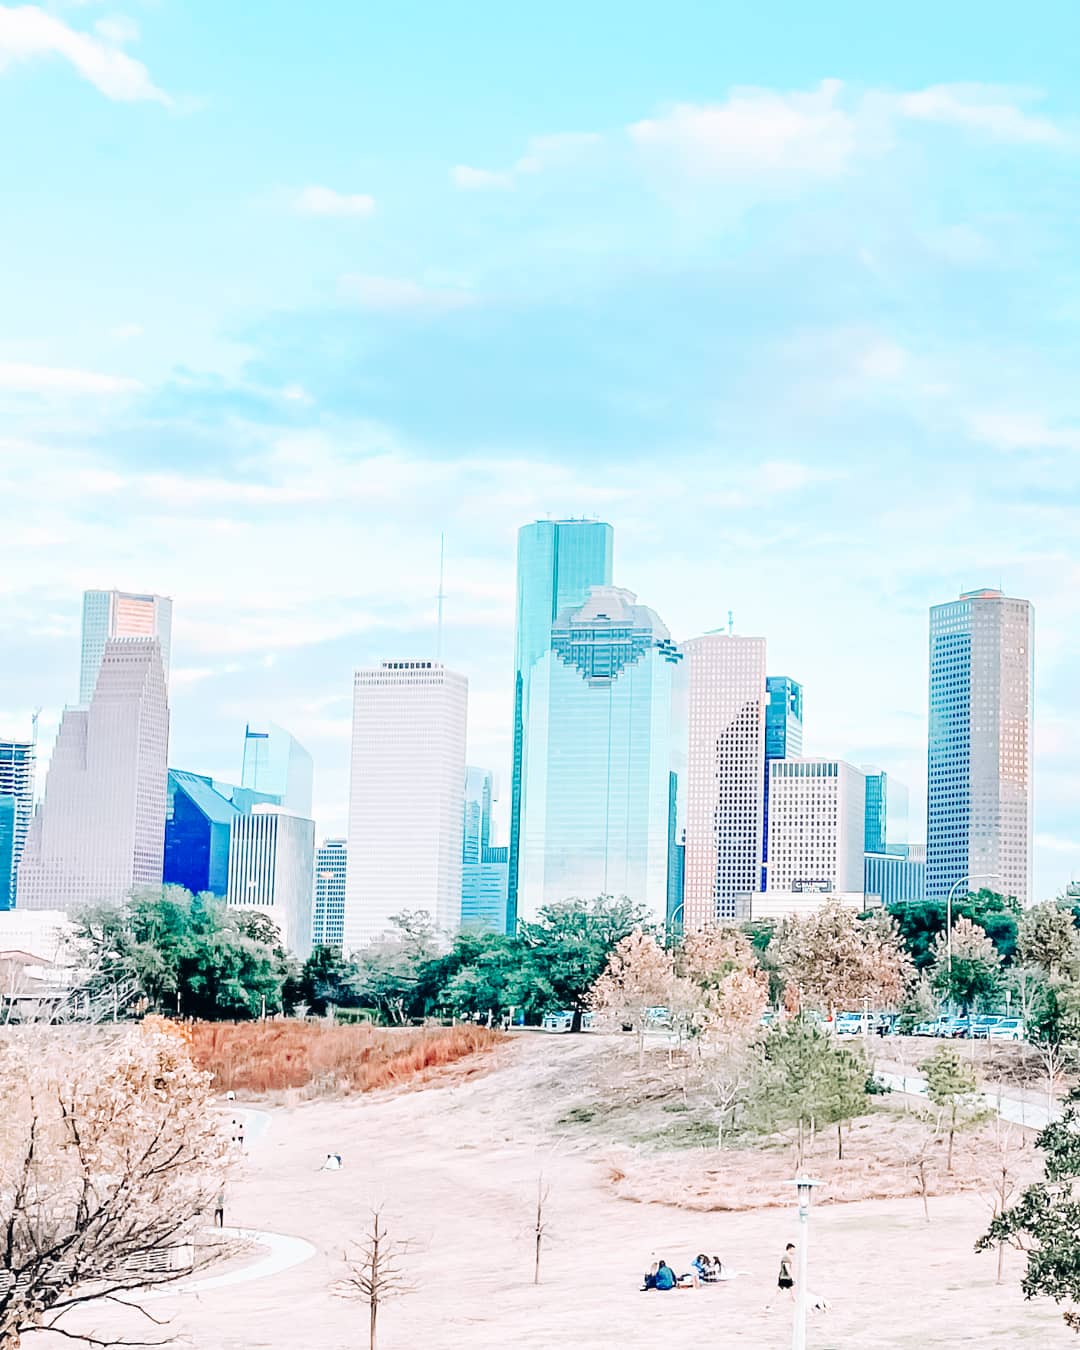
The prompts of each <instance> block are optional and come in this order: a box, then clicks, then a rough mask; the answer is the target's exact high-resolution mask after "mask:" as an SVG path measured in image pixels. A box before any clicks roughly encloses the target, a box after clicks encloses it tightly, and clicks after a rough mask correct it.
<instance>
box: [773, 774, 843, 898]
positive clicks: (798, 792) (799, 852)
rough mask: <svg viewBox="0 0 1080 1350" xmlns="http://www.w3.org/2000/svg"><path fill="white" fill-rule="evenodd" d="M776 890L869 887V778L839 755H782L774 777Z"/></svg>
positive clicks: (774, 886)
mask: <svg viewBox="0 0 1080 1350" xmlns="http://www.w3.org/2000/svg"><path fill="white" fill-rule="evenodd" d="M769 796H770V800H769V885H768V888H767V889H768V890H769V891H770V892H777V891H794V892H798V891H824V892H847V893H851V892H853V891H861V890H862V889H863V872H864V867H863V857H864V850H863V839H864V835H865V830H866V787H865V779H864V777H863V775H862V773H861V772H860V770H858V769H856V768H855V766H854V765H853V764H846V763H845V762H844V761H843V760H837V759H778V760H776V761H775V762H774V763H773V765H772V767H771V773H770V779H769Z"/></svg>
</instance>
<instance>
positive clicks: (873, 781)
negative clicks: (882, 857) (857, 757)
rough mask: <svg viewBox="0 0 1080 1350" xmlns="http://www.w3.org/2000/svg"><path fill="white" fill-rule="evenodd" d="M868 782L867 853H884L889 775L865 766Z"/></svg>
mask: <svg viewBox="0 0 1080 1350" xmlns="http://www.w3.org/2000/svg"><path fill="white" fill-rule="evenodd" d="M863 776H864V778H865V780H866V829H865V834H866V844H865V849H866V852H867V853H884V852H885V843H886V840H887V838H888V814H889V775H888V774H887V773H885V771H884V770H883V769H876V768H874V767H873V766H872V765H868V764H864V765H863Z"/></svg>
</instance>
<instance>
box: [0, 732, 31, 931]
mask: <svg viewBox="0 0 1080 1350" xmlns="http://www.w3.org/2000/svg"><path fill="white" fill-rule="evenodd" d="M36 750H37V747H36V745H35V742H34V741H33V740H32V739H31V740H29V741H5V740H0V802H2V801H3V799H4V798H9V799H10V802H11V805H10V807H8V808H7V813H9V814H10V816H11V823H10V828H11V840H10V848H5V847H4V846H2V845H0V910H5V909H10V908H11V907H12V906H13V905H14V904H15V892H16V879H17V876H18V871H19V860H20V859H21V858H22V853H23V849H24V848H25V846H26V835H27V831H28V830H29V829H30V821H31V819H32V818H33V815H34V763H35V759H36Z"/></svg>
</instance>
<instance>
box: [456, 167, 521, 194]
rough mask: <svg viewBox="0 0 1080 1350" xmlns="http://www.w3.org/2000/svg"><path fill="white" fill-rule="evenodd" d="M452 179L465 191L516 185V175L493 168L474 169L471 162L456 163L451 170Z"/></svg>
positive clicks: (480, 190)
mask: <svg viewBox="0 0 1080 1350" xmlns="http://www.w3.org/2000/svg"><path fill="white" fill-rule="evenodd" d="M450 179H451V181H452V182H453V184H454V186H455V187H457V188H460V189H461V190H462V191H463V192H484V191H487V190H488V189H489V188H510V187H513V186H514V175H513V174H511V173H495V172H494V171H493V170H491V169H474V168H473V167H472V166H471V165H469V164H455V165H454V167H453V168H452V169H451V170H450Z"/></svg>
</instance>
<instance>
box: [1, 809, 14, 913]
mask: <svg viewBox="0 0 1080 1350" xmlns="http://www.w3.org/2000/svg"><path fill="white" fill-rule="evenodd" d="M14 876H15V798H14V797H0V910H4V909H12V908H13V907H14V904H15V884H14Z"/></svg>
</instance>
